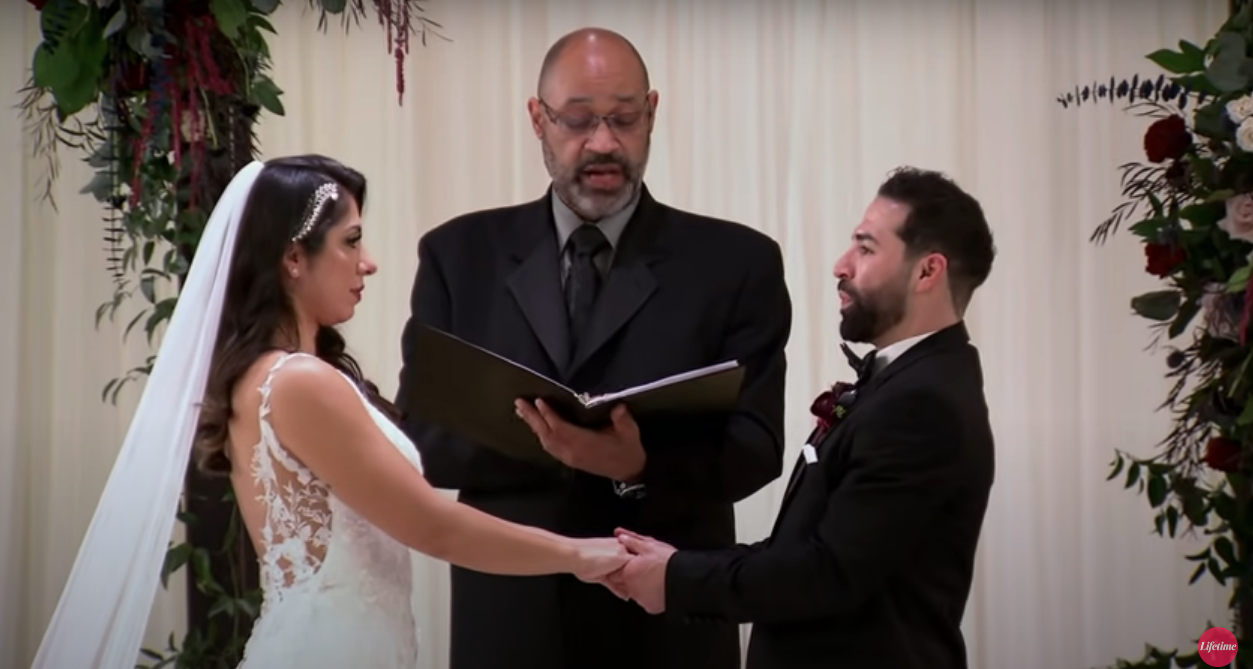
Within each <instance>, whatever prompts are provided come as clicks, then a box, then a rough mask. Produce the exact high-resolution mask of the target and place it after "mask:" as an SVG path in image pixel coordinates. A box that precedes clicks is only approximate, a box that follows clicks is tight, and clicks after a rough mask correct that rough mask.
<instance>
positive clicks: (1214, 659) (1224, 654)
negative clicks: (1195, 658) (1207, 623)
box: [1197, 627, 1238, 667]
mask: <svg viewBox="0 0 1253 669" xmlns="http://www.w3.org/2000/svg"><path fill="white" fill-rule="evenodd" d="M1237 650H1238V646H1237V644H1236V635H1235V634H1232V632H1231V630H1228V629H1226V628H1223V627H1211V628H1209V629H1207V630H1205V633H1204V634H1202V635H1201V638H1200V640H1199V641H1198V642H1197V653H1198V654H1199V655H1200V656H1201V661H1202V662H1204V663H1205V664H1208V665H1209V666H1211V667H1226V666H1230V665H1231V663H1232V662H1235V661H1236V651H1237Z"/></svg>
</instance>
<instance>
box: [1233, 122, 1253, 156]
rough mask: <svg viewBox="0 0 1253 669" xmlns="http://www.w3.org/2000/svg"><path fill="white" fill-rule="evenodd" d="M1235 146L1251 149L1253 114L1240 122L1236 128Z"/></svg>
mask: <svg viewBox="0 0 1253 669" xmlns="http://www.w3.org/2000/svg"><path fill="white" fill-rule="evenodd" d="M1236 146H1239V147H1240V148H1241V149H1244V150H1245V151H1253V116H1250V117H1249V118H1246V119H1244V120H1243V121H1241V122H1240V127H1239V128H1236Z"/></svg>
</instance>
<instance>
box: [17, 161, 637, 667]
mask: <svg viewBox="0 0 1253 669" xmlns="http://www.w3.org/2000/svg"><path fill="white" fill-rule="evenodd" d="M365 191H366V184H365V179H364V177H362V176H361V175H360V174H359V173H357V172H356V171H354V170H352V169H350V168H347V167H345V166H343V165H341V164H340V163H338V162H336V161H334V160H331V159H329V158H325V157H321V156H300V157H291V158H283V159H276V160H271V161H269V162H267V163H264V164H262V163H259V162H254V163H252V164H250V165H248V166H247V167H245V168H244V169H243V170H241V171H240V172H239V173H238V174H237V175H236V176H235V178H234V179H233V180H232V181H231V183H230V185H229V186H228V187H227V189H226V192H225V193H224V194H223V196H222V198H221V200H220V201H219V202H218V205H217V207H216V208H215V209H214V212H213V215H212V217H211V218H210V219H209V223H208V226H207V227H206V229H205V232H204V236H203V238H202V240H201V242H200V245H199V247H198V249H197V252H196V256H195V260H194V262H193V263H192V266H191V269H190V273H189V276H188V280H187V283H186V285H185V287H184V289H183V291H182V293H181V295H180V298H179V307H178V309H177V310H176V311H175V313H174V315H173V318H172V319H171V321H170V325H169V328H168V330H167V333H166V336H165V338H164V340H163V342H162V345H161V350H160V353H159V355H158V356H157V359H156V364H155V366H154V368H153V371H152V374H151V376H150V378H149V381H148V384H147V387H146V388H145V391H144V394H143V397H142V398H141V400H140V403H139V406H138V408H137V410H136V412H135V416H134V418H133V419H132V422H131V425H130V429H129V432H128V433H127V436H126V440H125V442H124V443H123V446H122V449H121V451H120V452H119V454H118V459H117V462H116V463H115V465H114V468H113V471H112V472H111V474H110V476H109V480H108V483H107V484H106V486H105V490H104V494H103V495H102V497H101V500H100V503H99V506H98V507H97V509H96V513H95V516H94V517H93V518H92V522H91V525H90V526H89V528H88V530H87V535H86V537H85V538H84V540H83V544H82V546H81V548H80V550H79V554H78V557H77V558H76V560H75V563H74V567H73V569H72V571H71V573H70V577H69V581H68V583H67V584H66V587H65V590H64V591H63V592H62V595H61V600H60V602H59V604H58V606H57V609H56V612H55V613H54V614H53V618H52V622H51V624H50V625H49V627H48V630H47V632H46V633H45V635H44V639H43V643H42V644H41V646H40V648H39V652H38V654H37V656H36V658H35V663H34V669H67V668H69V667H73V668H74V669H130V668H131V667H134V666H135V660H136V657H137V652H138V648H139V645H140V643H141V641H142V637H143V633H144V629H145V627H146V625H147V618H148V612H149V609H150V607H151V604H152V599H153V596H154V595H155V590H156V586H157V583H158V575H159V573H160V569H161V564H162V560H163V558H164V553H165V549H166V546H167V542H168V540H169V537H170V532H171V528H172V524H173V520H174V514H175V511H176V506H177V503H178V498H179V493H180V488H181V483H182V481H183V476H182V473H183V471H184V469H185V468H186V466H187V463H188V459H189V456H190V452H191V450H192V449H193V444H194V449H195V451H196V455H197V462H198V464H199V465H200V466H201V467H202V468H203V469H206V470H209V471H216V472H222V473H228V474H229V476H230V478H231V482H232V485H233V486H234V488H235V492H236V498H237V499H238V500H239V507H240V512H241V515H242V516H243V520H244V525H245V526H246V527H247V530H248V533H249V536H250V537H251V538H252V541H253V542H254V544H255V545H256V548H257V554H258V555H259V556H260V563H261V564H260V567H261V583H262V589H263V590H264V603H263V605H262V609H261V615H260V617H259V618H258V619H257V621H256V623H255V626H254V628H253V631H252V635H251V638H250V640H249V642H248V645H247V648H246V649H245V656H244V660H243V663H242V665H241V669H244V668H246V669H284V668H286V667H290V668H292V669H295V668H297V667H299V668H301V669H323V668H326V669H331V668H335V669H341V668H346V667H353V668H359V669H371V668H376V669H400V668H412V667H415V666H416V665H417V629H416V624H415V622H414V618H413V614H412V611H411V607H410V596H411V594H412V589H413V586H412V583H411V581H410V579H411V568H410V549H413V550H417V551H420V552H423V553H426V554H427V555H431V556H433V557H435V558H438V559H440V560H446V561H448V562H451V563H453V564H456V565H460V566H462V567H465V568H468V569H474V570H478V571H483V572H488V573H494V574H506V575H542V574H556V573H568V574H573V575H575V576H577V577H579V578H580V579H583V580H584V581H589V582H603V579H604V578H605V577H606V576H607V575H608V574H610V573H612V572H613V571H615V570H617V569H618V568H619V567H620V566H622V565H623V564H625V562H626V561H627V560H628V559H629V556H628V554H627V553H626V551H625V549H623V548H622V546H621V544H620V543H619V542H618V541H617V540H616V539H614V538H604V539H572V538H567V537H563V536H559V535H555V534H551V533H549V532H546V531H543V530H540V529H537V528H531V527H525V526H520V525H514V524H511V523H508V522H505V521H502V520H499V519H497V518H495V517H493V516H490V515H487V514H484V513H480V512H478V511H476V510H474V509H472V508H470V507H467V506H464V505H462V504H459V503H457V502H454V501H452V500H449V499H448V498H446V497H444V496H443V495H441V494H439V493H437V492H436V491H435V490H434V489H432V488H431V487H430V486H429V485H428V484H427V482H426V480H425V479H424V478H423V477H422V473H421V472H422V463H421V460H420V458H419V455H418V452H417V450H416V449H415V448H414V446H413V444H412V443H410V441H409V440H408V439H407V438H406V437H405V435H404V434H403V433H402V432H401V431H400V429H399V428H398V427H397V426H396V424H395V423H394V422H393V420H394V419H395V418H396V415H397V411H396V409H395V408H394V407H393V406H391V404H389V403H388V402H387V401H386V400H384V399H383V398H382V397H380V396H379V394H378V392H377V390H376V389H375V387H374V386H373V384H371V383H369V382H368V381H366V380H365V379H363V378H362V375H361V372H360V370H359V369H358V367H357V365H356V363H355V362H354V361H353V359H352V358H351V357H350V356H349V355H348V354H347V353H346V352H345V344H344V340H343V338H342V337H341V336H340V334H339V333H338V332H336V330H335V329H334V326H335V325H337V324H339V323H343V322H345V321H347V320H348V319H349V318H351V317H352V315H353V312H354V310H355V307H356V304H357V302H358V301H360V299H361V290H362V287H363V282H364V280H365V278H366V277H367V276H369V275H371V274H373V273H374V272H375V270H376V269H377V268H376V266H375V264H374V262H373V260H371V259H370V256H369V255H368V254H367V253H366V251H365V247H364V246H363V245H362V232H363V224H362V220H361V214H360V211H361V207H362V205H363V204H364V202H365ZM484 642H485V643H490V642H491V641H490V639H485V640H484Z"/></svg>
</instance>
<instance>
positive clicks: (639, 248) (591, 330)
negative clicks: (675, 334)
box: [567, 189, 664, 377]
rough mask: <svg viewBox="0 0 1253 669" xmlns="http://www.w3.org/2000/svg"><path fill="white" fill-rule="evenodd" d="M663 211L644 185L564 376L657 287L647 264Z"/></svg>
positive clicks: (575, 369) (653, 253)
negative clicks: (583, 333)
mask: <svg viewBox="0 0 1253 669" xmlns="http://www.w3.org/2000/svg"><path fill="white" fill-rule="evenodd" d="M663 215H664V211H663V210H662V208H661V206H660V205H658V204H657V203H656V201H654V200H653V199H652V197H651V196H650V195H649V194H648V189H644V191H643V192H642V193H641V194H640V201H639V204H638V205H637V206H636V208H635V213H634V214H632V216H631V220H630V221H628V222H627V224H626V228H625V229H624V230H623V231H622V238H621V239H620V240H619V242H618V248H617V250H616V251H615V253H614V262H613V266H612V267H611V268H610V270H609V276H608V277H606V280H605V285H604V287H603V288H602V289H601V291H600V294H599V295H597V296H596V306H595V307H593V310H592V317H591V321H590V322H589V323H588V326H587V336H586V337H585V338H584V339H583V340H582V341H581V342H580V343H579V347H578V350H576V351H575V352H574V358H573V360H571V361H570V367H569V369H568V370H567V375H568V376H570V377H573V376H574V375H575V374H577V373H578V371H579V369H580V368H581V367H582V366H583V365H584V364H586V363H587V361H588V360H589V359H591V357H592V356H593V355H595V354H596V352H597V351H599V350H600V349H601V347H603V346H604V345H605V344H607V343H608V342H609V340H610V339H612V338H613V336H614V335H615V334H617V333H618V331H619V330H620V329H622V326H624V325H626V323H627V321H629V320H631V317H633V316H634V315H635V314H636V313H637V312H638V311H639V310H640V309H641V308H643V306H644V305H645V304H646V303H647V302H648V300H649V298H651V297H652V296H653V293H654V292H655V291H656V290H657V279H656V277H655V276H653V271H652V268H651V267H650V265H651V264H652V263H653V262H655V261H656V260H657V259H658V258H659V257H660V254H659V252H658V244H657V236H658V235H659V234H660V233H661V230H662V227H663V221H662V220H661V217H662V216H663Z"/></svg>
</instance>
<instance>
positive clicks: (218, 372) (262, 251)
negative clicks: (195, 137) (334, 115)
mask: <svg viewBox="0 0 1253 669" xmlns="http://www.w3.org/2000/svg"><path fill="white" fill-rule="evenodd" d="M328 181H334V182H335V183H337V184H338V185H339V190H340V193H341V195H342V194H344V193H347V194H349V195H351V196H352V198H353V199H354V200H356V203H357V206H358V207H359V208H362V209H364V207H365V194H366V179H365V176H363V175H362V174H361V173H360V172H358V171H356V170H354V169H352V168H350V167H347V166H345V165H343V164H341V163H339V162H338V161H335V160H333V159H331V158H327V157H325V156H320V155H312V154H311V155H304V156H292V157H287V158H276V159H274V160H270V161H268V162H266V164H265V167H263V168H262V169H261V172H260V173H259V174H258V175H257V179H256V181H255V182H254V183H253V186H252V191H251V192H250V193H249V195H248V201H247V203H246V204H245V208H244V213H243V217H242V219H241V220H240V223H239V232H238V237H237V238H236V240H235V253H234V257H233V258H232V260H231V270H230V277H229V279H228V283H227V288H226V298H225V301H224V303H223V305H222V322H221V326H220V327H219V330H218V337H217V343H216V345H215V347H214V351H213V360H212V363H211V365H210V368H209V379H208V384H207V386H206V388H205V395H204V401H203V404H202V406H201V410H200V420H199V424H198V425H197V427H196V439H195V451H196V463H197V465H198V466H199V468H200V470H201V471H204V472H206V473H210V474H229V473H230V471H231V462H230V459H229V457H228V456H227V451H226V445H227V443H228V441H229V439H230V432H229V425H230V420H231V417H232V416H233V415H234V411H233V409H232V407H231V396H232V394H233V392H234V390H235V385H236V384H237V383H239V380H240V378H241V377H242V376H243V375H244V373H245V372H247V371H248V369H249V368H250V367H251V366H252V365H253V363H255V362H256V361H257V359H258V358H260V357H261V356H263V355H265V354H266V353H268V352H270V351H275V350H295V345H296V342H297V341H298V337H297V335H296V318H295V311H294V310H293V309H292V304H291V299H290V297H289V296H288V294H287V290H286V288H285V287H284V284H283V280H282V264H283V256H284V255H285V254H286V253H287V251H288V249H289V248H290V247H291V243H292V242H291V239H292V237H293V236H295V234H296V231H297V230H298V229H299V228H300V226H301V225H302V224H303V223H304V217H305V216H306V215H307V212H308V211H309V205H310V203H311V201H312V199H313V194H314V191H315V190H317V188H318V187H319V186H321V185H323V184H325V183H327V182H328ZM331 203H332V204H331V206H327V207H323V209H322V212H321V214H320V215H319V216H318V218H317V220H316V221H314V223H313V227H312V229H310V230H309V233H308V234H307V235H305V236H304V238H302V239H301V240H300V241H299V242H297V243H299V244H300V245H301V246H302V247H303V248H304V250H305V252H306V253H307V254H308V255H309V256H310V257H316V256H317V255H318V254H319V253H320V252H321V251H322V250H323V247H324V246H325V244H326V233H327V231H328V230H329V229H330V228H332V227H334V226H335V224H336V223H337V222H338V221H340V220H341V219H342V218H343V217H344V216H346V215H347V214H348V210H349V206H350V205H349V200H348V198H346V197H339V198H337V199H335V200H332V201H331ZM284 341H289V342H291V347H288V346H284V345H282V343H281V342H284ZM315 344H316V348H317V356H318V357H319V358H321V359H322V360H325V361H326V362H327V363H329V364H330V365H332V366H333V367H335V368H336V369H338V370H340V371H341V372H343V373H345V374H347V375H348V377H349V378H351V379H353V380H354V381H356V383H357V385H358V386H359V387H360V388H361V390H362V392H363V393H364V394H365V396H366V397H367V398H368V399H369V400H370V402H371V403H372V404H374V405H375V406H376V407H378V408H379V409H380V410H381V411H382V412H383V413H384V414H385V415H387V416H388V417H390V418H392V419H393V420H397V419H398V418H399V417H400V412H399V411H398V410H397V409H396V407H395V406H394V405H393V404H392V403H390V402H388V401H387V400H385V399H383V397H382V396H381V395H380V394H379V392H378V388H377V387H376V386H375V385H374V384H373V383H371V382H370V381H368V380H366V379H365V378H364V376H363V375H362V373H361V368H360V366H359V365H358V364H357V362H356V360H354V359H353V358H352V356H351V355H349V354H348V352H347V350H346V344H345V342H344V337H343V335H341V334H340V333H339V331H338V330H336V329H335V328H334V327H331V326H321V327H319V328H318V332H317V336H316V338H315Z"/></svg>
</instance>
